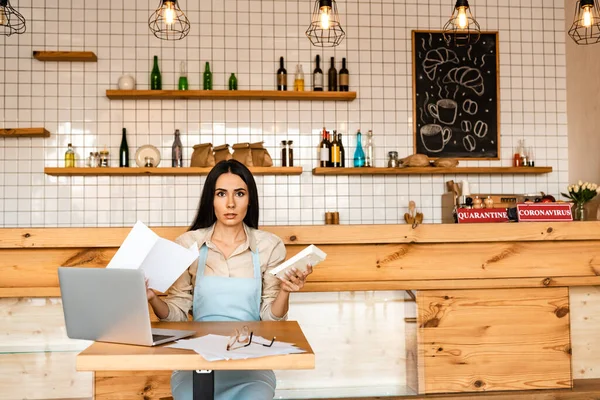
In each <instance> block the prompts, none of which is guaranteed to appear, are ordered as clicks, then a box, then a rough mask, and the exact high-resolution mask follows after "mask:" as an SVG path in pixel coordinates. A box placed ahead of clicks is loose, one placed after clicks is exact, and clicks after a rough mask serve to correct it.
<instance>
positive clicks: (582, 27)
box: [569, 0, 600, 45]
mask: <svg viewBox="0 0 600 400" xmlns="http://www.w3.org/2000/svg"><path fill="white" fill-rule="evenodd" d="M569 36H571V38H572V39H573V40H574V41H575V43H577V44H581V45H586V44H594V43H598V42H600V9H599V8H598V4H597V3H596V1H595V0H579V1H577V5H576V7H575V19H574V20H573V25H571V29H569Z"/></svg>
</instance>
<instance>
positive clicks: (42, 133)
mask: <svg viewBox="0 0 600 400" xmlns="http://www.w3.org/2000/svg"><path fill="white" fill-rule="evenodd" d="M0 137H9V138H17V137H50V132H48V131H47V130H46V129H44V128H14V129H9V128H7V129H0Z"/></svg>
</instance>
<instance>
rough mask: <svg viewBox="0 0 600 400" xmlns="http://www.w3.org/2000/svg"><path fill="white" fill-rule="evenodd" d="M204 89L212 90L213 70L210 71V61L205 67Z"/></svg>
mask: <svg viewBox="0 0 600 400" xmlns="http://www.w3.org/2000/svg"><path fill="white" fill-rule="evenodd" d="M204 90H212V72H210V64H209V63H208V61H207V62H206V66H205V67H204Z"/></svg>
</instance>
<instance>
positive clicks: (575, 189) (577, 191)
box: [573, 181, 581, 193]
mask: <svg viewBox="0 0 600 400" xmlns="http://www.w3.org/2000/svg"><path fill="white" fill-rule="evenodd" d="M580 182H581V181H580ZM573 191H574V192H575V193H579V185H575V187H574V188H573Z"/></svg>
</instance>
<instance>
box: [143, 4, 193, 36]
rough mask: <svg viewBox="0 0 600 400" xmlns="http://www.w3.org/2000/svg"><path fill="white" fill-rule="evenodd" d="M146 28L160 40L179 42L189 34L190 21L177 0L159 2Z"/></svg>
mask: <svg viewBox="0 0 600 400" xmlns="http://www.w3.org/2000/svg"><path fill="white" fill-rule="evenodd" d="M148 26H149V27H150V30H151V31H152V33H153V34H154V36H156V37H157V38H159V39H162V40H181V39H183V38H184V37H186V36H187V34H188V33H190V21H189V20H188V19H187V17H186V16H185V14H184V12H183V11H181V8H179V4H177V0H160V3H159V5H158V8H157V9H156V11H154V12H153V13H152V15H150V19H148Z"/></svg>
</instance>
